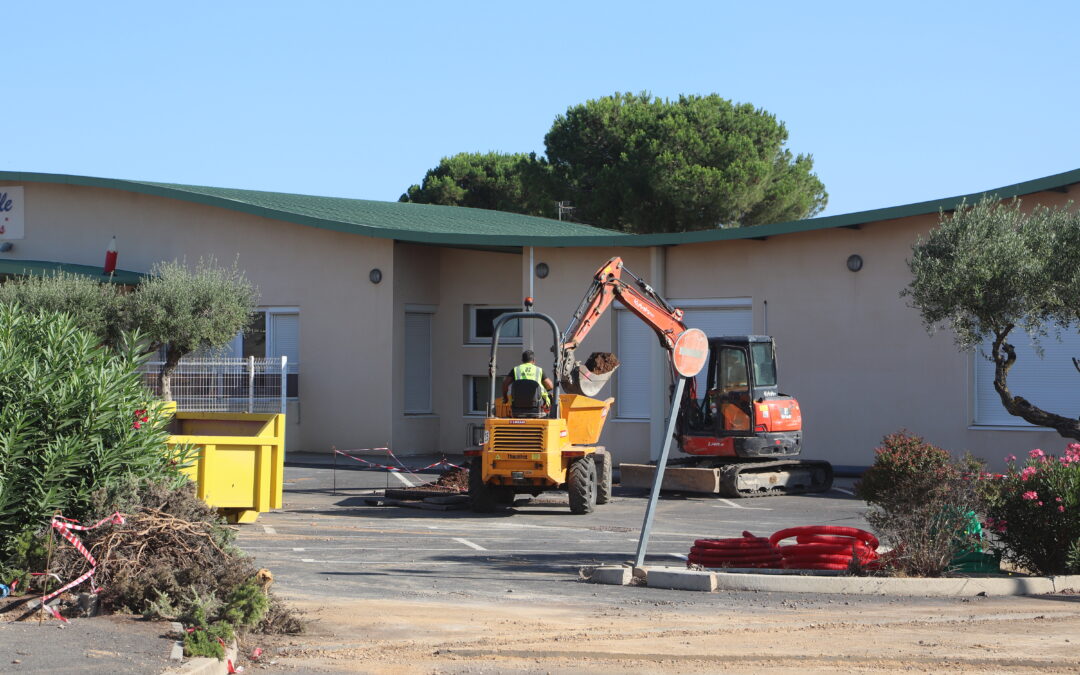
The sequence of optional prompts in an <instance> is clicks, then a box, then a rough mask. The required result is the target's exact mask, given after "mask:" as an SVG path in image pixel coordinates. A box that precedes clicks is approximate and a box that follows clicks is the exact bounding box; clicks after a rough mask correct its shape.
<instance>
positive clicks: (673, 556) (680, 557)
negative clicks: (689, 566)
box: [668, 553, 690, 560]
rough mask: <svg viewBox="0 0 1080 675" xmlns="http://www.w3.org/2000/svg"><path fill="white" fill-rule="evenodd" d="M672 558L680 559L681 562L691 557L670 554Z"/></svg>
mask: <svg viewBox="0 0 1080 675" xmlns="http://www.w3.org/2000/svg"><path fill="white" fill-rule="evenodd" d="M668 555H669V556H671V557H672V558H678V559H679V560H687V559H688V558H689V557H690V556H687V555H683V554H682V553H668Z"/></svg>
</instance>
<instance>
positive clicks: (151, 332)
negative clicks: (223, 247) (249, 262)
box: [127, 259, 258, 401]
mask: <svg viewBox="0 0 1080 675" xmlns="http://www.w3.org/2000/svg"><path fill="white" fill-rule="evenodd" d="M257 298H258V292H257V291H256V290H255V287H254V286H253V285H252V284H251V282H249V281H248V280H247V278H246V277H245V275H244V273H243V272H242V271H241V270H240V269H239V268H238V267H237V266H236V264H235V263H234V264H233V266H232V267H231V268H223V267H218V266H217V265H216V264H215V262H214V260H213V259H209V260H200V261H199V263H198V265H196V266H195V268H194V269H192V268H189V267H188V266H187V265H186V264H184V263H183V262H178V261H172V262H163V263H158V264H157V265H155V266H154V267H153V269H151V271H150V276H149V277H147V278H146V279H145V280H144V281H143V282H142V283H141V284H139V286H138V288H137V289H136V290H135V292H134V293H132V294H131V295H130V297H129V298H128V301H127V319H128V323H129V325H131V326H132V327H135V328H137V329H138V330H139V333H140V334H141V335H142V336H143V337H144V339H145V340H146V341H147V343H148V348H149V349H152V350H157V349H159V348H161V347H164V349H165V358H164V362H163V363H162V366H161V372H160V373H159V376H158V379H159V384H160V386H161V397H162V398H164V399H165V400H166V401H171V400H172V373H173V371H174V370H176V366H177V364H179V363H180V359H182V358H183V357H184V356H186V355H187V354H190V353H192V352H195V351H198V350H201V349H213V348H215V347H220V346H221V345H224V344H226V343H227V342H229V340H231V339H233V338H234V337H235V336H236V334H237V333H239V332H240V331H242V330H244V329H245V328H246V327H247V326H248V324H249V323H251V318H252V314H253V313H254V311H255V303H256V302H257Z"/></svg>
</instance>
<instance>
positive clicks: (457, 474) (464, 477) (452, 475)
mask: <svg viewBox="0 0 1080 675" xmlns="http://www.w3.org/2000/svg"><path fill="white" fill-rule="evenodd" d="M435 484H436V485H438V486H440V487H448V488H453V489H455V490H457V491H458V492H468V491H469V470H468V469H459V468H457V467H453V468H451V469H450V470H449V471H447V472H446V473H444V474H443V475H441V476H439V479H438V480H437V481H435Z"/></svg>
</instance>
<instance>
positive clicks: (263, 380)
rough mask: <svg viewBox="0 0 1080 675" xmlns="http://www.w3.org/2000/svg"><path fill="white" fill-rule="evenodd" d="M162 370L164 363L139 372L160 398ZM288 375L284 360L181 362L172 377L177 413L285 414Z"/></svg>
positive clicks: (144, 366)
mask: <svg viewBox="0 0 1080 675" xmlns="http://www.w3.org/2000/svg"><path fill="white" fill-rule="evenodd" d="M161 366H162V362H161V361H147V362H145V363H143V364H142V366H141V367H140V368H139V372H140V373H141V374H142V377H143V382H144V383H145V384H146V386H147V387H148V388H149V389H150V390H151V391H153V392H154V394H155V395H158V396H160V395H161V387H160V386H159V385H158V373H159V372H161ZM292 370H294V371H295V368H294V369H292ZM289 371H290V368H289V363H288V359H287V357H284V356H282V357H280V358H271V359H256V358H254V357H248V358H246V359H243V358H240V359H237V358H216V359H182V360H181V361H180V363H179V365H177V366H176V370H174V371H173V374H172V396H173V400H174V401H176V407H177V409H178V410H184V411H190V412H251V413H276V412H281V413H284V412H285V398H286V385H287V377H286V376H287V374H288V373H289Z"/></svg>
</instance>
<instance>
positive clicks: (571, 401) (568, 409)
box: [559, 394, 615, 445]
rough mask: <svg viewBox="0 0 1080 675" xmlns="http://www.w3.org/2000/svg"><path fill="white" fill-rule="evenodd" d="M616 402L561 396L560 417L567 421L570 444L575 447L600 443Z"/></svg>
mask: <svg viewBox="0 0 1080 675" xmlns="http://www.w3.org/2000/svg"><path fill="white" fill-rule="evenodd" d="M614 402H615V399H613V398H609V399H607V400H604V401H601V400H599V399H595V398H589V397H588V396H582V395H580V394H559V417H561V418H563V419H564V420H566V429H567V431H569V432H570V442H571V443H572V444H574V445H593V444H594V443H596V442H597V441H599V440H600V432H601V431H603V430H604V423H605V422H607V416H608V413H609V412H611V404H612V403H614Z"/></svg>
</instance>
